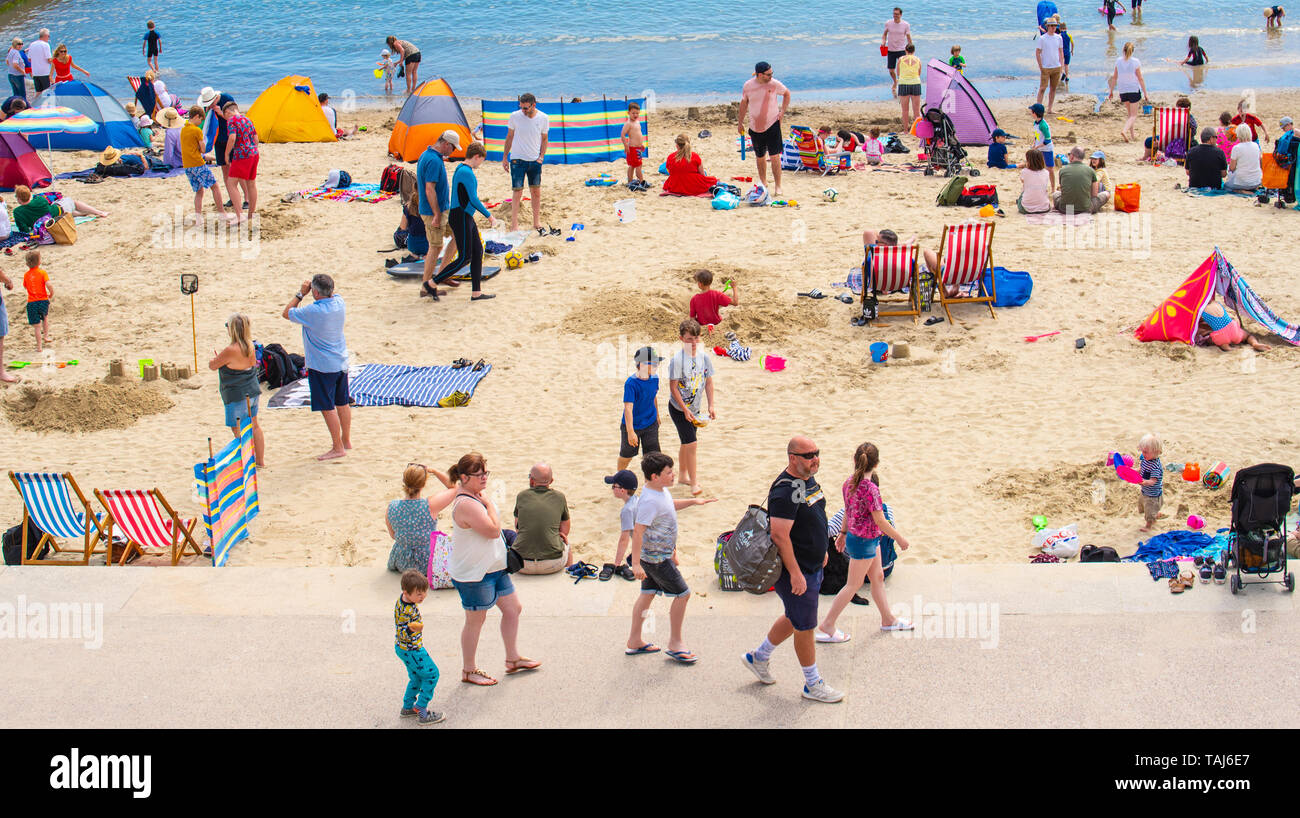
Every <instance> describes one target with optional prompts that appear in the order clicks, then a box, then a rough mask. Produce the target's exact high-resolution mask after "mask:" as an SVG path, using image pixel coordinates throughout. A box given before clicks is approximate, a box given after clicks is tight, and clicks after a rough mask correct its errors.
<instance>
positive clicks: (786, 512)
mask: <svg viewBox="0 0 1300 818" xmlns="http://www.w3.org/2000/svg"><path fill="white" fill-rule="evenodd" d="M785 451H786V457H787V458H788V461H789V462H788V464H787V465H786V468H785V471H783V472H781V475H780V476H779V477H777V478H776V482H775V483H773V484H772V488H771V489H770V490H769V491H768V495H767V513H768V523H769V526H770V528H771V532H772V542H774V543H776V547H777V550H778V551H780V553H781V577H780V579H778V580H777V581H776V585H775V587H774V590H775V591H776V595H777V596H778V597H780V598H781V604H782V605H783V606H784V608H785V610H784V613H783V614H782V615H781V617H780V618H779V619H777V620H776V623H775V624H773V625H772V628H771V630H769V631H768V632H767V638H766V639H764V640H763V644H761V645H759V646H758V648H757V649H755V650H754V651H753V652H752V653H746V654H745V655H744V656H743V657H742V661H744V663H745V667H747V668H749V670H750V671H751V672H752V673H753V674H754V675H755V676H757V677H758V680H759V681H760V682H762V683H763V684H765V685H770V684H776V679H775V678H773V677H772V672H771V669H770V667H769V665H770V662H771V658H772V651H774V650H776V646H777V645H779V644H781V643H782V642H784V641H785V640H786V639H789V638H790V637H791V636H794V652H795V655H796V656H797V657H798V658H799V665H800V666H801V667H802V668H803V676H804V686H803V697H804V698H805V699H812V700H813V701H816V702H826V703H827V704H831V703H834V702H838V701H840V700H841V699H843V698H844V694H843V693H841V692H840V691H838V690H836V689H835V688H833V687H831V686H830V685H828V684H826V681H825V680H824V679H822V677H821V674H820V673H819V672H818V670H817V641H816V631H815V629H816V627H817V592H818V591H819V590H820V589H821V584H822V568H823V567H824V566H825V565H826V546H827V543H828V536H829V535H828V533H827V523H826V497H825V495H823V494H822V489H821V486H819V485H818V484H817V480H816V478H814V477H813V475H814V474H816V473H817V468H818V467H819V466H820V465H821V452H819V451H818V450H817V444H815V443H813V442H812V440H810V439H808V438H806V437H803V436H799V437H795V438H793V439H791V440H790V442H789V443H788V444H787V445H786V447H785Z"/></svg>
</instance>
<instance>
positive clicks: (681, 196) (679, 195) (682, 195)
mask: <svg viewBox="0 0 1300 818" xmlns="http://www.w3.org/2000/svg"><path fill="white" fill-rule="evenodd" d="M659 195H660V196H676V197H677V198H679V199H712V198H713V194H712V193H709V192H708V191H705V192H704V193H696V194H695V195H694V196H687V195H686V194H685V193H669V192H668V191H666V190H661V191H659Z"/></svg>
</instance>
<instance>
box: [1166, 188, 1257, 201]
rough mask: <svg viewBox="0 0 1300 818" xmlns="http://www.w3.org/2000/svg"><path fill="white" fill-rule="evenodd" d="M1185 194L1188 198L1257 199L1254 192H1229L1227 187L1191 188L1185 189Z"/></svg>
mask: <svg viewBox="0 0 1300 818" xmlns="http://www.w3.org/2000/svg"><path fill="white" fill-rule="evenodd" d="M1183 192H1184V193H1186V194H1187V195H1188V196H1244V197H1245V198H1247V199H1253V198H1255V191H1253V190H1229V189H1228V188H1226V187H1221V188H1217V189H1216V188H1212V187H1189V188H1184V189H1183Z"/></svg>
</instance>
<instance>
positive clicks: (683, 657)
mask: <svg viewBox="0 0 1300 818" xmlns="http://www.w3.org/2000/svg"><path fill="white" fill-rule="evenodd" d="M664 653H665V654H667V655H668V657H669V658H671V659H673V660H674V661H677V662H681V663H682V664H683V665H693V664H695V663H696V662H698V661H700V657H698V656H696V655H695V654H694V653H691V652H690V651H689V650H666V651H664Z"/></svg>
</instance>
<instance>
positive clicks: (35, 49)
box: [27, 28, 53, 94]
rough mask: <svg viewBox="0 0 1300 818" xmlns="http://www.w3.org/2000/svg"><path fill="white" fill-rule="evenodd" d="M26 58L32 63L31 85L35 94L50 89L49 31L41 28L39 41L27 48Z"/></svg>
mask: <svg viewBox="0 0 1300 818" xmlns="http://www.w3.org/2000/svg"><path fill="white" fill-rule="evenodd" d="M27 58H28V59H29V60H31V61H32V85H34V86H35V87H36V93H38V94H39V93H40V92H42V91H44V90H45V89H46V88H49V87H50V69H51V68H52V67H53V66H52V65H51V62H50V60H51V54H50V30H49V29H48V28H43V29H41V31H40V36H39V39H37V40H36V42H34V43H32V44H31V45H29V46H27Z"/></svg>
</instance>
